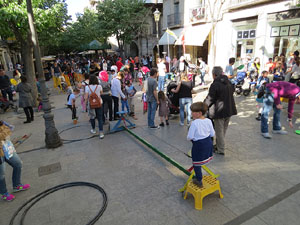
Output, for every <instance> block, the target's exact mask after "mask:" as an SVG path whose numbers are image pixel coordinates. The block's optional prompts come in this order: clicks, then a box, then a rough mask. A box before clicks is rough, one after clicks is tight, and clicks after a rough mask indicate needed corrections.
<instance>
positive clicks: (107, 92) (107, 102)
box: [99, 71, 113, 122]
mask: <svg viewBox="0 0 300 225" xmlns="http://www.w3.org/2000/svg"><path fill="white" fill-rule="evenodd" d="M99 78H100V81H101V83H100V84H101V86H102V89H103V93H102V95H101V97H102V100H103V107H104V109H103V115H102V120H103V122H105V118H107V111H108V115H109V121H112V114H113V113H112V112H113V111H112V97H111V85H110V83H109V82H108V74H107V72H106V71H101V72H100V73H99Z"/></svg>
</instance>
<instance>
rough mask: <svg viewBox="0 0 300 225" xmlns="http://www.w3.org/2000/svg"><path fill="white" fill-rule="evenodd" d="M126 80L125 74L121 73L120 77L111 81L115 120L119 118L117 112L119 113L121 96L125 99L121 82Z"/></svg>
mask: <svg viewBox="0 0 300 225" xmlns="http://www.w3.org/2000/svg"><path fill="white" fill-rule="evenodd" d="M123 78H124V73H123V72H119V73H118V75H117V76H116V77H115V78H113V79H112V80H111V95H112V100H113V102H114V120H117V119H118V118H119V116H117V112H119V96H121V97H122V98H123V99H125V95H124V94H123V92H122V89H121V81H122V80H123Z"/></svg>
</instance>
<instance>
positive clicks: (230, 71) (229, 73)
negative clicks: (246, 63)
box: [225, 58, 235, 84]
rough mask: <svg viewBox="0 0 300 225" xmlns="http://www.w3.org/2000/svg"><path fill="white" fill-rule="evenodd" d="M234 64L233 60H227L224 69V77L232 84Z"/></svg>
mask: <svg viewBox="0 0 300 225" xmlns="http://www.w3.org/2000/svg"><path fill="white" fill-rule="evenodd" d="M234 63H235V58H230V59H229V64H228V65H227V66H226V68H225V75H226V76H227V77H228V79H229V81H230V82H231V83H232V84H233V83H234V77H235V74H234V68H233V64H234Z"/></svg>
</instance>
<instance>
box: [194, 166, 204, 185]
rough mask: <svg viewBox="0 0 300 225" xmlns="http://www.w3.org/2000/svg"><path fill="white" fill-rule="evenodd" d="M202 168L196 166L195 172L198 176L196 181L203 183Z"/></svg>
mask: <svg viewBox="0 0 300 225" xmlns="http://www.w3.org/2000/svg"><path fill="white" fill-rule="evenodd" d="M201 169H202V168H201V166H194V171H195V174H196V179H197V180H198V181H199V182H201V181H202V171H201Z"/></svg>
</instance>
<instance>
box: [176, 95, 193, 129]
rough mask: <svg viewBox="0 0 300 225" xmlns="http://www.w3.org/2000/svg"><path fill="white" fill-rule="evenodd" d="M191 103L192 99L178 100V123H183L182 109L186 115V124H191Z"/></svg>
mask: <svg viewBox="0 0 300 225" xmlns="http://www.w3.org/2000/svg"><path fill="white" fill-rule="evenodd" d="M192 103H193V99H192V98H180V99H179V107H180V122H181V123H184V108H185V111H186V114H187V123H190V122H191V115H192V112H191V105H192Z"/></svg>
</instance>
